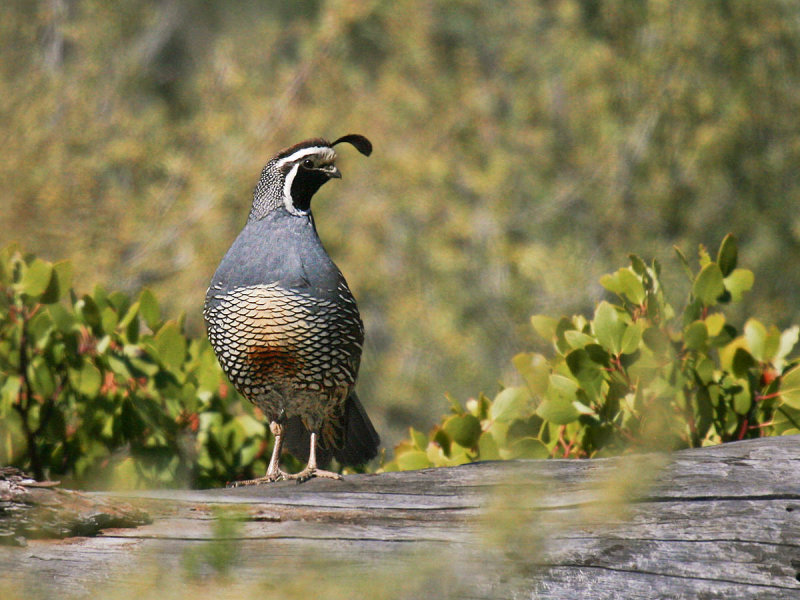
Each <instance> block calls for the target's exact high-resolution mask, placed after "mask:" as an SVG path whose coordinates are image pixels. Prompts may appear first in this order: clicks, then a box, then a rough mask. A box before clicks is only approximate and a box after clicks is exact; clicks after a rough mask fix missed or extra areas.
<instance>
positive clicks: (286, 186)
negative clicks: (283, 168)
mask: <svg viewBox="0 0 800 600" xmlns="http://www.w3.org/2000/svg"><path fill="white" fill-rule="evenodd" d="M292 156H294V155H292ZM299 169H300V163H297V164H296V165H295V166H293V167H292V170H291V171H289V173H288V175H286V181H284V182H283V205H284V206H285V207H286V210H288V211H289V212H290V213H291V214H293V215H297V216H300V215H304V214H306V212H305V211H302V210H298V209H297V208H295V206H294V203H293V202H292V183H294V178H295V176H296V175H297V171H298V170H299Z"/></svg>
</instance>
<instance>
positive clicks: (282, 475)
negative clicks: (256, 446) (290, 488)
mask: <svg viewBox="0 0 800 600" xmlns="http://www.w3.org/2000/svg"><path fill="white" fill-rule="evenodd" d="M284 479H294V475H291V474H290V473H286V472H284V471H281V470H280V469H277V470H276V472H274V473H267V474H266V475H264V477H256V478H255V479H245V480H243V481H230V482H228V484H227V485H226V486H225V487H229V488H236V487H245V486H248V485H261V484H263V483H275V482H276V481H283V480H284Z"/></svg>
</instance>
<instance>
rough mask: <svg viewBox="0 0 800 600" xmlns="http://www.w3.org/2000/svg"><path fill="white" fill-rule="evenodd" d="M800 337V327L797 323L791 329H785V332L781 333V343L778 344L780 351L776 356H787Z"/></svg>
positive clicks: (779, 357)
mask: <svg viewBox="0 0 800 600" xmlns="http://www.w3.org/2000/svg"><path fill="white" fill-rule="evenodd" d="M799 337H800V327H798V326H797V325H793V326H792V327H789V329H786V330H784V332H783V333H782V334H781V341H780V344H778V351H777V353H776V354H775V358H778V359H781V358H786V357H787V356H788V355H789V353H790V352H791V351H792V349H793V348H794V347H795V344H797V340H798V338H799Z"/></svg>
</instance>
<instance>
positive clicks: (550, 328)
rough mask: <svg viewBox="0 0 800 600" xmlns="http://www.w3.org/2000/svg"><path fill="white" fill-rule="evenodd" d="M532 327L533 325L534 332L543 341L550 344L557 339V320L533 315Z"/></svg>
mask: <svg viewBox="0 0 800 600" xmlns="http://www.w3.org/2000/svg"><path fill="white" fill-rule="evenodd" d="M531 325H533V329H534V331H536V333H537V334H539V337H540V338H542V339H543V340H546V341H548V342H550V341H552V340H553V338H554V337H556V326H557V325H558V320H557V319H553V318H552V317H548V316H546V315H533V316H532V317H531Z"/></svg>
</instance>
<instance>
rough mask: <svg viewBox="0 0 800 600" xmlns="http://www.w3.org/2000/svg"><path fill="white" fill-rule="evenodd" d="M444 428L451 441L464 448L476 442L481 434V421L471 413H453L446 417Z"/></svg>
mask: <svg viewBox="0 0 800 600" xmlns="http://www.w3.org/2000/svg"><path fill="white" fill-rule="evenodd" d="M442 429H444V430H445V432H446V433H447V435H449V436H450V437H451V438H452V439H453V441H454V442H455V443H456V444H458V445H459V446H463V447H464V448H472V447H473V446H475V445H476V444H477V443H478V438H479V437H480V435H481V423H480V421H478V419H476V418H475V417H474V416H472V415H469V414H467V415H455V416H452V417H450V418H448V419H447V420H446V421H445V422H444V423H443V424H442Z"/></svg>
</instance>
